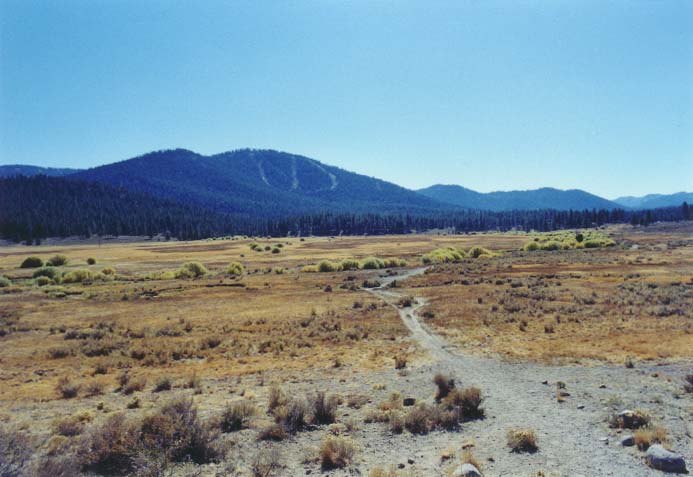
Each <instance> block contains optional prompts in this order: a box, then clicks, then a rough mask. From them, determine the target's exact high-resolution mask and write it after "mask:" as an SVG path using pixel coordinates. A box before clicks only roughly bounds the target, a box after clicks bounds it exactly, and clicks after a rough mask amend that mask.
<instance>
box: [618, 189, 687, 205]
mask: <svg viewBox="0 0 693 477" xmlns="http://www.w3.org/2000/svg"><path fill="white" fill-rule="evenodd" d="M614 202H616V203H617V204H619V205H621V206H622V207H629V208H631V209H656V208H659V207H674V206H677V205H681V204H683V203H684V202H688V204H689V205H691V204H693V192H677V193H675V194H648V195H644V196H642V197H633V196H627V197H619V198H618V199H614Z"/></svg>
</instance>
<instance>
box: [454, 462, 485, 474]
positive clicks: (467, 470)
mask: <svg viewBox="0 0 693 477" xmlns="http://www.w3.org/2000/svg"><path fill="white" fill-rule="evenodd" d="M452 477H481V472H479V469H477V468H476V467H474V466H473V465H472V464H462V465H461V466H459V467H458V468H456V469H455V471H454V472H453V473H452Z"/></svg>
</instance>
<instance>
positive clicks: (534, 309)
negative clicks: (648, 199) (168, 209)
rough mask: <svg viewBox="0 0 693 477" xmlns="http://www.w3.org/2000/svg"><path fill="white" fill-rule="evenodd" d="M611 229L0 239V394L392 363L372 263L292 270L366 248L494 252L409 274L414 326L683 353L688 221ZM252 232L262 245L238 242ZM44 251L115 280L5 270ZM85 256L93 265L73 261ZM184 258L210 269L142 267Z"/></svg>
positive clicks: (460, 336)
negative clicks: (590, 236)
mask: <svg viewBox="0 0 693 477" xmlns="http://www.w3.org/2000/svg"><path fill="white" fill-rule="evenodd" d="M610 233H611V235H612V236H613V237H615V238H616V239H617V240H618V241H619V243H620V245H619V246H618V247H610V248H607V249H594V250H571V251H557V252H517V250H518V249H520V248H521V247H522V245H523V244H524V243H526V242H527V241H528V240H529V239H528V237H527V236H526V235H525V234H474V235H455V236H446V235H414V236H379V237H337V238H307V239H304V240H299V239H297V238H291V239H283V240H278V239H262V240H257V239H256V240H251V239H238V240H217V241H199V242H140V243H129V244H119V243H116V244H103V245H100V246H99V245H79V244H77V245H70V246H60V247H55V246H43V247H26V246H14V247H5V248H3V249H0V274H2V275H5V276H7V277H8V278H10V279H11V280H13V285H12V286H10V287H7V288H3V289H0V300H1V301H2V309H1V311H0V327H2V328H3V329H4V330H5V332H6V333H7V335H6V336H4V337H3V338H1V340H2V347H1V348H0V362H1V363H2V370H1V371H0V379H1V380H2V383H3V385H2V387H1V388H0V399H3V400H15V399H17V400H24V399H35V400H46V399H53V398H57V397H58V396H56V391H55V386H56V383H57V381H58V380H59V379H60V378H62V377H63V376H69V377H70V378H71V379H75V380H77V381H79V382H81V383H82V384H83V386H87V385H88V384H89V383H90V382H91V381H98V382H100V383H102V384H103V385H104V386H106V387H111V386H115V385H116V382H115V380H116V376H117V374H118V372H121V371H123V370H128V371H129V373H131V374H132V375H137V376H141V377H143V378H144V379H146V380H147V381H148V382H149V383H154V381H155V380H156V379H157V378H158V377H160V376H162V375H166V376H171V377H174V378H178V379H185V378H186V377H188V376H190V375H192V374H193V373H194V374H196V375H197V376H198V377H200V378H206V377H218V376H229V375H231V376H234V375H246V374H253V373H259V372H263V371H267V370H272V369H278V368H280V369H287V370H292V369H305V368H321V367H326V366H335V365H337V366H339V365H340V364H343V365H348V366H355V367H357V368H372V367H378V366H391V364H392V359H393V356H395V355H396V354H398V353H400V352H401V351H402V350H404V349H406V348H408V346H409V345H408V344H407V343H406V340H403V339H404V338H406V334H407V333H406V329H405V328H404V326H403V325H402V324H401V322H400V321H399V318H398V316H397V313H396V312H395V311H394V310H393V309H392V308H390V307H386V306H384V303H382V302H379V301H378V300H377V299H376V298H374V297H372V296H371V295H368V294H366V293H364V292H363V291H360V290H359V289H358V287H359V285H360V284H361V282H362V281H363V279H364V278H365V277H374V276H376V275H377V274H378V271H350V272H331V273H304V272H301V271H300V270H301V268H302V267H303V266H304V265H308V264H314V263H316V262H317V261H318V260H321V259H329V260H340V259H344V258H363V257H368V256H377V257H380V258H388V257H399V258H403V259H406V260H407V261H408V263H409V265H410V266H420V264H421V256H422V255H423V254H425V253H427V252H429V251H431V250H433V249H435V248H438V247H442V246H453V247H457V248H462V249H469V248H470V247H472V246H474V245H481V246H483V247H486V248H488V249H491V250H493V251H495V252H500V254H499V255H498V256H495V257H492V258H483V259H476V260H474V259H468V260H464V261H463V262H461V263H456V264H443V265H438V266H436V267H434V268H432V269H431V270H429V273H427V274H425V275H423V276H421V277H418V278H415V279H411V280H410V281H408V282H407V286H408V287H410V289H407V290H410V292H411V293H412V294H414V293H416V294H417V295H420V296H425V297H426V298H427V299H428V300H429V305H428V307H427V309H428V310H429V311H430V312H431V313H430V314H427V315H426V316H429V318H430V319H428V320H427V323H428V324H429V325H430V326H432V327H433V328H434V329H435V330H436V331H437V332H439V333H441V334H442V335H444V336H445V337H447V338H448V339H449V340H450V341H451V342H453V343H455V344H458V345H460V346H462V347H464V348H465V349H466V350H468V351H469V352H480V353H497V354H500V355H504V356H507V357H511V358H526V359H539V360H545V359H552V358H563V359H581V358H593V359H598V360H607V361H612V362H623V361H624V360H625V359H626V358H628V357H633V358H636V359H653V358H672V359H676V358H686V357H691V356H692V355H693V334H692V331H693V330H692V328H691V310H692V309H693V307H692V306H691V305H692V304H693V298H692V292H691V288H690V284H691V280H692V279H693V278H692V274H693V246H692V245H691V243H690V234H689V230H688V229H686V228H684V229H673V231H670V232H666V231H663V232H661V233H658V232H655V231H652V232H648V233H633V232H630V231H628V230H627V229H625V228H614V229H612V230H611V231H610ZM251 242H256V243H258V244H260V246H261V250H262V251H260V252H256V251H253V250H251V249H250V247H249V244H250V243H251ZM276 243H282V244H283V245H284V246H283V248H282V249H281V253H278V254H273V253H270V252H269V251H264V246H265V245H270V246H273V245H274V244H276ZM56 253H60V254H64V255H66V256H67V257H68V260H69V262H68V264H67V266H65V267H61V268H64V269H66V270H70V269H78V268H88V269H91V270H94V271H98V270H101V269H103V268H106V267H112V268H115V270H116V273H117V279H116V280H115V281H109V282H98V281H97V282H94V283H92V284H89V285H84V284H79V283H77V284H63V285H59V286H51V285H48V286H44V287H37V286H33V285H31V280H30V279H31V273H32V271H33V270H32V269H22V268H19V266H20V263H21V262H22V260H23V259H24V258H25V257H26V256H29V255H37V256H40V257H42V258H44V259H48V258H50V257H51V256H52V255H54V254H56ZM88 257H94V258H96V260H97V263H96V264H95V265H86V259H87V258H88ZM188 261H198V262H201V263H202V264H204V265H205V266H206V267H207V268H208V269H209V271H210V273H209V274H208V275H207V276H205V277H203V278H198V279H166V280H149V279H145V278H144V277H146V276H147V275H148V274H151V273H152V272H161V271H166V270H175V269H176V268H178V267H179V266H180V265H181V264H182V263H184V262H188ZM232 261H240V262H241V263H243V264H244V266H245V268H246V274H245V275H244V276H243V277H242V278H230V277H228V276H226V275H225V274H224V269H225V267H226V266H227V265H228V263H229V262H232ZM277 269H280V270H283V271H284V273H281V274H278V273H277V272H276V270H277ZM342 284H347V285H349V286H341V287H340V285H342ZM352 284H353V285H355V286H352ZM327 286H329V287H331V291H330V292H326V291H325V288H326V287H327ZM371 304H372V305H371ZM369 305H371V306H369ZM431 316H432V317H431ZM70 337H74V338H75V339H69V338H70ZM663 337H666V339H663ZM410 352H411V350H410ZM63 355H64V356H63ZM56 356H60V357H56ZM97 368H102V371H100V373H101V372H103V373H104V374H95V370H96V369H97ZM104 369H105V372H104V371H103V370H104Z"/></svg>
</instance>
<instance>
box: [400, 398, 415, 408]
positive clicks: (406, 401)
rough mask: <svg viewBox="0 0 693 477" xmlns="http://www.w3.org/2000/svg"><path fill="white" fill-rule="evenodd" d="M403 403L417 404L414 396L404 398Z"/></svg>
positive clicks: (407, 404)
mask: <svg viewBox="0 0 693 477" xmlns="http://www.w3.org/2000/svg"><path fill="white" fill-rule="evenodd" d="M402 404H404V406H406V407H409V406H413V405H414V404H416V399H415V398H412V397H409V398H404V400H403V401H402Z"/></svg>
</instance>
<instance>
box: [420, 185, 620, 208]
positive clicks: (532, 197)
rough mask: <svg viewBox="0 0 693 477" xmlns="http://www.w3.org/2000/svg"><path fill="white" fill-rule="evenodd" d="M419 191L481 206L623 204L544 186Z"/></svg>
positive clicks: (455, 202) (454, 202)
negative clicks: (503, 189)
mask: <svg viewBox="0 0 693 477" xmlns="http://www.w3.org/2000/svg"><path fill="white" fill-rule="evenodd" d="M418 193H419V194H421V195H424V196H426V197H429V198H431V199H434V200H437V201H440V202H445V203H448V204H452V205H456V206H459V207H466V208H471V209H482V210H493V211H502V210H534V209H556V210H583V209H607V210H611V209H617V208H620V207H622V206H621V205H619V204H617V203H615V202H612V201H610V200H607V199H604V198H602V197H599V196H596V195H594V194H590V193H589V192H585V191H583V190H579V189H571V190H560V189H554V188H551V187H544V188H541V189H535V190H525V191H508V192H489V193H481V192H476V191H473V190H471V189H467V188H465V187H461V186H458V185H443V184H436V185H433V186H430V187H427V188H425V189H420V190H419V191H418Z"/></svg>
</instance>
